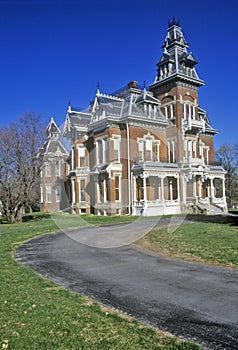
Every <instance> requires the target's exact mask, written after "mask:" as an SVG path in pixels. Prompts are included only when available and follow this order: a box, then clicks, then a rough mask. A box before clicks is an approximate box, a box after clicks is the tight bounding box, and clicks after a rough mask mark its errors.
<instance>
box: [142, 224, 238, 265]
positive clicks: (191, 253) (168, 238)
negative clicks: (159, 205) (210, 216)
mask: <svg viewBox="0 0 238 350" xmlns="http://www.w3.org/2000/svg"><path fill="white" fill-rule="evenodd" d="M147 240H148V241H149V242H150V243H151V244H152V249H153V250H156V247H157V250H158V251H164V252H167V253H168V254H169V255H172V256H176V257H181V258H186V259H189V258H190V260H193V259H195V260H199V259H201V261H204V262H208V263H212V264H217V265H223V266H229V267H233V268H238V227H237V226H232V225H229V224H216V223H204V222H195V223H190V224H184V225H181V226H180V227H179V228H178V229H177V230H176V231H175V232H173V233H168V230H167V228H163V229H159V230H153V231H151V232H150V233H149V234H148V236H147ZM196 258H197V259H196Z"/></svg>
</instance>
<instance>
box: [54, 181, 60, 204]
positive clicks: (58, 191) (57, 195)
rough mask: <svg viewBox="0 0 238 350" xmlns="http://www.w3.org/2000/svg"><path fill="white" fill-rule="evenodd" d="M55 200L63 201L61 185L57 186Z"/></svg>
mask: <svg viewBox="0 0 238 350" xmlns="http://www.w3.org/2000/svg"><path fill="white" fill-rule="evenodd" d="M55 201H56V203H59V202H60V201H61V187H60V186H59V185H57V186H56V187H55Z"/></svg>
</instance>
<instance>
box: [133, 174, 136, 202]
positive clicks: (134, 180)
mask: <svg viewBox="0 0 238 350" xmlns="http://www.w3.org/2000/svg"><path fill="white" fill-rule="evenodd" d="M135 201H136V177H135V175H133V203H134V202H135Z"/></svg>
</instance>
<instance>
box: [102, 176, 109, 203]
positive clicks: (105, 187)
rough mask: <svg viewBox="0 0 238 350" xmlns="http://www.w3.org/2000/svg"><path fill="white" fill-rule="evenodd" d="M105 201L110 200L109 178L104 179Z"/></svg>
mask: <svg viewBox="0 0 238 350" xmlns="http://www.w3.org/2000/svg"><path fill="white" fill-rule="evenodd" d="M103 197H104V202H108V200H109V179H108V178H106V179H104V196H103Z"/></svg>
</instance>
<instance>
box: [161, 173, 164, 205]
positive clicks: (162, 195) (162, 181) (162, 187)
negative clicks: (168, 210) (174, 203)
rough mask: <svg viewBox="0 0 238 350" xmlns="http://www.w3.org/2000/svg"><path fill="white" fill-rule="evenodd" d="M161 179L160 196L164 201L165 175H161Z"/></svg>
mask: <svg viewBox="0 0 238 350" xmlns="http://www.w3.org/2000/svg"><path fill="white" fill-rule="evenodd" d="M160 181H161V187H160V189H161V193H160V194H161V197H160V199H161V200H162V201H164V178H163V177H161V178H160Z"/></svg>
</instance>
